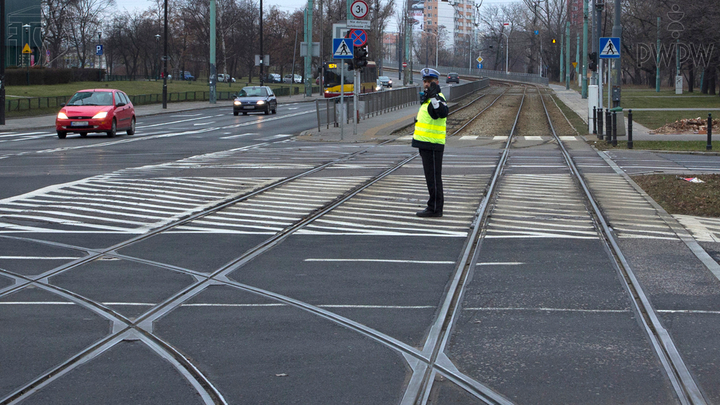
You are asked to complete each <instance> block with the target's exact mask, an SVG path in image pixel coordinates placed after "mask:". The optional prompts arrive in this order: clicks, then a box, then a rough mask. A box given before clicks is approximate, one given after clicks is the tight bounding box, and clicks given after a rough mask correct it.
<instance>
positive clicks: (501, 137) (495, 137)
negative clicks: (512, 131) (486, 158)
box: [493, 136, 508, 141]
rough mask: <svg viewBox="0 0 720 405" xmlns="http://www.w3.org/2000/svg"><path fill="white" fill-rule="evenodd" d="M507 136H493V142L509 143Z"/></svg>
mask: <svg viewBox="0 0 720 405" xmlns="http://www.w3.org/2000/svg"><path fill="white" fill-rule="evenodd" d="M507 138H508V137H507V136H493V141H507Z"/></svg>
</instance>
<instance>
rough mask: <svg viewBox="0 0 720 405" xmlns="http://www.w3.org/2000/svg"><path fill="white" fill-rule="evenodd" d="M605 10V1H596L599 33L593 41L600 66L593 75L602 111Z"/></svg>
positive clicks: (597, 29)
mask: <svg viewBox="0 0 720 405" xmlns="http://www.w3.org/2000/svg"><path fill="white" fill-rule="evenodd" d="M604 8H605V0H595V14H596V15H595V31H596V32H597V36H596V37H595V39H594V40H593V52H595V51H597V55H598V64H597V74H595V75H593V76H596V80H597V85H598V108H599V109H600V110H602V109H603V95H602V94H603V75H602V73H603V69H602V66H603V60H602V59H600V38H602V12H603V9H604Z"/></svg>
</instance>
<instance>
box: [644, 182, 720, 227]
mask: <svg viewBox="0 0 720 405" xmlns="http://www.w3.org/2000/svg"><path fill="white" fill-rule="evenodd" d="M683 177H697V178H698V179H700V180H702V181H704V183H691V182H688V181H686V180H683V179H682V178H681V177H679V176H676V175H669V174H653V175H644V176H633V177H632V179H633V180H634V181H635V183H637V184H638V185H639V186H640V187H641V188H642V189H643V190H645V192H646V193H648V195H650V197H652V198H653V200H655V201H656V202H657V203H658V204H660V206H662V207H663V209H665V211H667V212H669V213H670V214H681V215H695V216H702V217H720V174H706V175H698V176H683Z"/></svg>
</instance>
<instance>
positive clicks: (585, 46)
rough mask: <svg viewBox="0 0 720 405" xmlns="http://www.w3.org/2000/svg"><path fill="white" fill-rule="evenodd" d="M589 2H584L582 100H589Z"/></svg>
mask: <svg viewBox="0 0 720 405" xmlns="http://www.w3.org/2000/svg"><path fill="white" fill-rule="evenodd" d="M588 1H589V0H583V51H582V55H583V58H582V93H581V94H582V98H583V99H587V98H588V77H587V66H588Z"/></svg>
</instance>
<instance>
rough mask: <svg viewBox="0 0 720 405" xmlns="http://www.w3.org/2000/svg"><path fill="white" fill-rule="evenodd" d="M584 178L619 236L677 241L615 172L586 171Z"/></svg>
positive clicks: (639, 195) (650, 207)
mask: <svg viewBox="0 0 720 405" xmlns="http://www.w3.org/2000/svg"><path fill="white" fill-rule="evenodd" d="M585 177H586V179H587V184H588V187H590V190H591V192H592V194H593V196H594V197H595V199H596V200H597V201H598V203H599V204H600V206H601V207H602V209H603V211H604V213H605V217H606V218H607V219H608V221H609V225H610V226H611V227H612V229H613V231H614V232H615V234H616V235H617V236H618V238H621V239H660V240H678V237H677V235H676V234H675V232H674V231H673V230H672V229H671V228H670V227H669V226H668V225H667V224H666V223H665V221H664V220H663V219H662V218H661V217H660V216H658V214H657V212H656V210H655V207H653V206H652V205H651V204H650V203H649V202H648V201H647V200H646V199H645V197H643V196H642V195H641V194H640V193H638V192H637V191H636V190H635V189H634V188H633V187H632V186H631V185H630V184H629V183H628V182H627V181H625V179H623V178H622V177H620V176H618V175H617V174H614V173H588V174H585Z"/></svg>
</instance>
